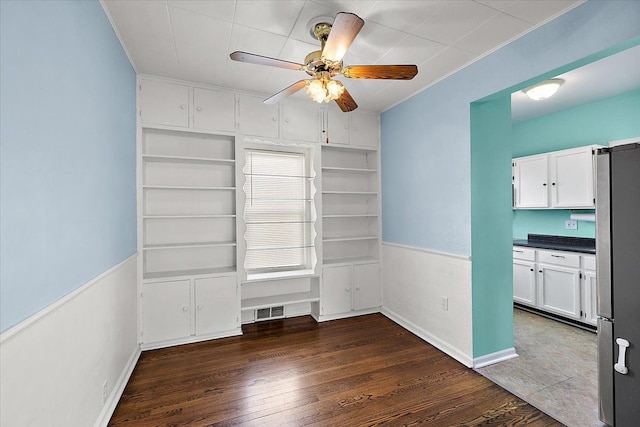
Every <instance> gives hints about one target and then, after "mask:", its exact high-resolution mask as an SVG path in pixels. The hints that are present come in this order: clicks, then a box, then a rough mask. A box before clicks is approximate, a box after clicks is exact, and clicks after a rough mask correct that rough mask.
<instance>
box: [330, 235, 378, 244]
mask: <svg viewBox="0 0 640 427" xmlns="http://www.w3.org/2000/svg"><path fill="white" fill-rule="evenodd" d="M358 240H378V236H360V237H341V238H339V239H322V241H323V242H325V243H326V242H355V241H358Z"/></svg>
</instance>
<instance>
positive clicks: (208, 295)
mask: <svg viewBox="0 0 640 427" xmlns="http://www.w3.org/2000/svg"><path fill="white" fill-rule="evenodd" d="M194 283H195V296H196V298H195V307H196V335H205V334H213V333H216V332H222V331H228V330H230V329H235V328H237V327H238V320H239V319H238V313H239V312H240V308H239V307H238V293H237V289H238V287H237V284H236V277H235V276H225V277H207V278H202V279H195V280H194Z"/></svg>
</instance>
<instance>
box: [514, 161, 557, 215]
mask: <svg viewBox="0 0 640 427" xmlns="http://www.w3.org/2000/svg"><path fill="white" fill-rule="evenodd" d="M547 180H548V159H547V155H539V156H528V157H521V158H518V159H514V160H513V202H514V207H516V208H546V207H548V206H549V191H548V189H547V187H548V184H547Z"/></svg>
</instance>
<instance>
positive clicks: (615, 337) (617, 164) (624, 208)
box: [596, 143, 640, 427]
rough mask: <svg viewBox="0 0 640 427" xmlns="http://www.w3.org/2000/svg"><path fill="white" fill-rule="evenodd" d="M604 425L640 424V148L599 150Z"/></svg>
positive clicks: (600, 373) (598, 245)
mask: <svg viewBox="0 0 640 427" xmlns="http://www.w3.org/2000/svg"><path fill="white" fill-rule="evenodd" d="M596 161H597V165H596V166H597V168H596V170H597V181H596V260H597V265H596V268H597V287H598V299H597V306H598V316H599V318H598V388H599V390H598V392H599V393H598V394H599V404H600V407H599V410H600V420H601V421H603V422H605V423H606V424H609V425H612V426H617V427H626V426H638V425H640V143H632V144H626V145H619V146H616V147H610V148H603V149H600V150H598V155H597V157H596Z"/></svg>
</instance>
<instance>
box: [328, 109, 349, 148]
mask: <svg viewBox="0 0 640 427" xmlns="http://www.w3.org/2000/svg"><path fill="white" fill-rule="evenodd" d="M324 114H325V121H326V123H325V130H326V132H325V135H324V137H325V138H326V140H324V141H322V142H327V141H328V142H329V144H345V145H346V144H349V129H350V126H349V115H350V114H351V113H343V112H342V111H340V110H324Z"/></svg>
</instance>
